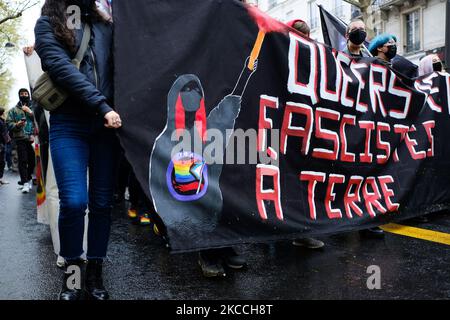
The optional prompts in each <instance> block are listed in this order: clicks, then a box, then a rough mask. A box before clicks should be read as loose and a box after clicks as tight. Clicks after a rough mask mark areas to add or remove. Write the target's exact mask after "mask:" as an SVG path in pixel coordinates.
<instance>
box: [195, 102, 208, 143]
mask: <svg viewBox="0 0 450 320" xmlns="http://www.w3.org/2000/svg"><path fill="white" fill-rule="evenodd" d="M195 126H196V127H197V131H198V134H199V135H200V137H201V138H202V141H203V142H206V108H205V99H204V98H202V100H201V101H200V108H199V109H198V110H197V112H196V113H195ZM199 126H200V127H199Z"/></svg>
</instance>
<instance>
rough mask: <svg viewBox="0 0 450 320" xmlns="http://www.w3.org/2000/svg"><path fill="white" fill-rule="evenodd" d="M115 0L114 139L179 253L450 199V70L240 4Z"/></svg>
mask: <svg viewBox="0 0 450 320" xmlns="http://www.w3.org/2000/svg"><path fill="white" fill-rule="evenodd" d="M114 6H115V8H114V15H115V17H114V19H115V20H114V21H115V37H116V40H115V60H116V105H117V109H118V112H119V113H120V114H121V116H122V118H123V122H124V126H123V129H122V130H121V131H120V138H121V142H122V145H123V147H124V148H125V151H126V156H127V157H128V159H129V160H130V162H131V164H132V166H133V168H134V170H135V172H136V175H137V177H138V179H139V181H140V183H141V184H142V186H143V187H144V189H145V191H146V192H147V195H148V196H149V198H151V199H152V200H153V203H154V205H155V208H156V211H157V212H158V214H159V216H160V217H161V218H162V220H163V222H164V224H165V227H166V231H167V236H168V239H169V241H170V245H171V248H172V249H173V251H175V252H180V251H188V250H198V249H204V248H212V247H221V246H227V245H231V244H237V243H246V242H262V241H274V240H281V239H293V238H299V237H305V236H311V235H318V234H330V233H337V232H344V231H350V230H357V229H363V228H368V227H373V226H376V225H380V224H383V223H386V222H389V221H393V220H401V219H406V218H410V217H414V216H417V215H421V214H424V213H428V212H431V211H436V210H440V209H442V208H445V207H446V206H447V205H448V204H449V200H450V191H449V189H448V188H447V186H448V185H449V183H450V151H449V148H448V142H447V140H446V135H447V134H449V133H450V132H449V129H448V128H449V114H450V109H449V104H448V101H449V95H450V80H449V76H448V75H447V74H443V73H442V74H437V73H434V74H431V75H428V76H425V77H423V78H421V79H418V80H411V79H407V78H404V77H402V76H401V74H399V73H396V72H393V71H392V70H391V69H390V68H389V67H388V66H387V65H385V64H384V63H383V62H381V61H380V60H377V59H375V58H361V59H356V60H354V59H352V58H350V57H348V56H347V55H345V54H343V53H341V52H338V51H334V50H333V51H332V50H331V49H329V48H328V47H326V46H324V45H323V44H320V43H316V42H314V41H311V40H308V39H305V38H303V37H302V36H301V35H300V34H298V33H297V32H296V31H295V30H293V29H290V28H288V27H286V26H284V25H282V24H281V23H279V22H277V21H275V20H272V19H270V18H268V17H267V16H265V15H264V14H262V13H260V12H259V11H258V10H257V9H255V8H253V7H249V6H246V5H243V4H242V3H240V2H238V1H232V0H229V1H219V0H203V1H198V0H185V1H175V0H166V1H148V0H130V1H126V2H124V1H116V2H115V3H114ZM180 146H181V147H180ZM255 154H256V157H255Z"/></svg>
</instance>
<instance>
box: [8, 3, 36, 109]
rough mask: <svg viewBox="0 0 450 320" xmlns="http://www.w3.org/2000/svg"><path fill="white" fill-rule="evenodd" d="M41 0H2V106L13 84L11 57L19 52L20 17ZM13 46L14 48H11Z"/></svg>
mask: <svg viewBox="0 0 450 320" xmlns="http://www.w3.org/2000/svg"><path fill="white" fill-rule="evenodd" d="M40 2H41V1H40V0H0V106H2V107H3V106H6V103H7V102H8V94H9V91H10V89H11V87H12V85H13V82H14V79H13V77H12V75H13V73H12V71H11V70H10V68H11V66H10V58H11V57H12V56H13V55H14V54H15V53H17V50H20V48H18V42H19V40H20V34H19V27H20V17H21V16H22V15H23V13H24V12H25V11H26V10H28V9H30V8H32V7H34V6H36V5H37V4H39V3H40ZM11 48H13V49H11Z"/></svg>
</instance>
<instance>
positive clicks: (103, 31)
mask: <svg viewBox="0 0 450 320" xmlns="http://www.w3.org/2000/svg"><path fill="white" fill-rule="evenodd" d="M83 27H84V23H83ZM91 29H92V32H91V41H90V45H89V47H88V49H87V51H86V54H85V56H84V59H83V61H82V62H81V66H80V70H78V69H77V68H76V67H75V66H74V65H73V64H72V63H71V60H72V59H73V58H74V56H75V54H72V53H70V52H69V50H68V48H67V47H66V45H65V44H62V43H61V42H60V41H58V39H57V38H56V36H55V34H54V31H53V27H52V25H51V23H50V19H49V18H48V17H46V16H42V17H40V18H39V20H38V21H37V22H36V26H35V28H34V33H35V37H36V44H35V50H36V52H37V53H38V55H39V57H40V58H41V61H42V69H43V70H44V71H47V72H48V73H49V75H50V78H51V79H52V80H53V81H54V82H55V84H57V85H58V86H60V87H61V88H63V89H65V90H66V91H67V92H68V93H69V98H68V99H67V100H66V102H65V103H64V104H63V105H62V106H61V107H60V108H58V109H57V110H56V111H54V112H55V113H68V114H76V115H85V116H89V115H92V114H100V115H101V116H104V115H105V114H106V113H108V112H109V111H112V105H113V59H112V25H111V24H109V23H105V22H95V23H93V24H91ZM82 36H83V29H78V30H75V37H76V43H77V49H78V47H79V46H80V44H81V39H82ZM95 74H97V80H98V82H97V81H96V77H95Z"/></svg>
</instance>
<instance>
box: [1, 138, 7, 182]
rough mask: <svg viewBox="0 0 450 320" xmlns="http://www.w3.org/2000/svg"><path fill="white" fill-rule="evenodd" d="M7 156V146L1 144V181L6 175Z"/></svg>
mask: <svg viewBox="0 0 450 320" xmlns="http://www.w3.org/2000/svg"><path fill="white" fill-rule="evenodd" d="M5 156H6V146H5V145H4V144H1V143H0V179H2V178H3V174H4V173H5Z"/></svg>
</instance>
